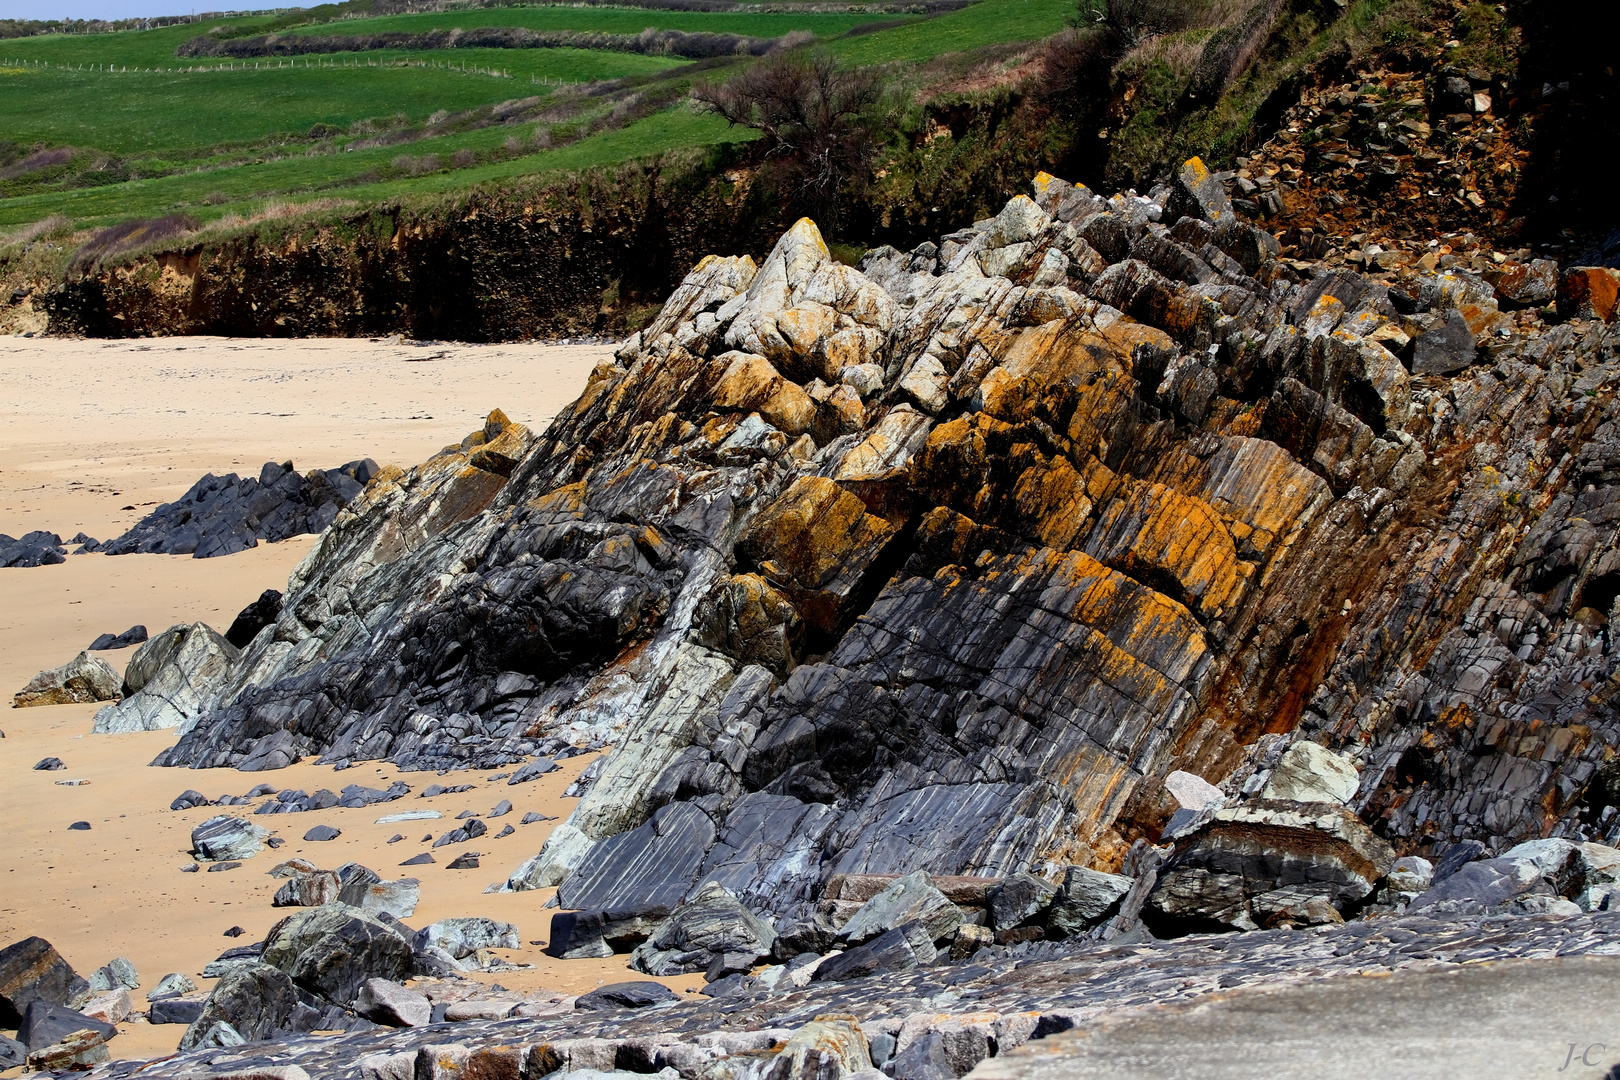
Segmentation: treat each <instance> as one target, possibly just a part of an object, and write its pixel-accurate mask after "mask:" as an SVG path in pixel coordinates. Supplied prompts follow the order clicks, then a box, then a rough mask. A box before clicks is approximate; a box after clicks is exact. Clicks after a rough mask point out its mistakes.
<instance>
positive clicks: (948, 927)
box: [838, 870, 962, 945]
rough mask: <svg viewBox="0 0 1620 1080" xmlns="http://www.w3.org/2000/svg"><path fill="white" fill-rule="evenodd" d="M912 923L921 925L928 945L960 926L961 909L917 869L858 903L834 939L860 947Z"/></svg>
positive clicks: (950, 933)
mask: <svg viewBox="0 0 1620 1080" xmlns="http://www.w3.org/2000/svg"><path fill="white" fill-rule="evenodd" d="M912 923H915V924H917V925H919V926H921V927H922V928H923V930H924V932H926V933H927V935H928V940H929V941H931V942H932V941H943V940H945V939H947V938H949V937H950V936H951V935H952V934H954V933H955V932H956V928H957V927H958V926H960V925H961V923H962V910H961V909H960V908H958V907H957V906H956V905H955V904H953V903H951V902H950V901H949V900H948V899H946V898H945V894H944V893H942V892H940V891H939V890H938V889H936V888H935V887H934V886H933V883H932V882H930V881H929V880H928V875H927V874H925V873H923V872H922V871H920V870H919V871H917V872H915V873H912V874H908V875H906V876H905V877H902V878H899V879H897V880H896V881H895V882H894V883H893V884H892V885H890V886H888V888H886V889H884V890H883V891H882V892H880V893H878V894H877V895H876V896H874V897H872V899H870V900H868V901H867V902H866V903H864V904H862V905H861V907H860V908H859V909H858V910H857V911H856V912H855V914H854V915H853V916H851V917H850V920H849V921H848V922H847V923H845V924H844V925H843V926H842V927H841V928H840V929H839V931H838V939H839V940H840V941H844V942H848V943H849V944H851V945H860V944H862V943H864V942H867V941H871V940H873V939H875V938H877V937H879V936H880V935H882V934H885V933H888V932H889V931H891V930H894V929H896V928H898V927H900V926H903V925H908V924H912Z"/></svg>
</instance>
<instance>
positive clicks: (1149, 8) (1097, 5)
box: [1075, 0, 1198, 55]
mask: <svg viewBox="0 0 1620 1080" xmlns="http://www.w3.org/2000/svg"><path fill="white" fill-rule="evenodd" d="M1197 18H1198V11H1197V5H1196V4H1194V3H1192V2H1191V0H1080V7H1079V10H1078V11H1077V12H1076V14H1075V25H1076V26H1077V27H1082V28H1084V27H1096V28H1099V29H1101V30H1103V31H1105V32H1106V33H1107V34H1108V35H1109V37H1111V38H1112V39H1113V42H1114V43H1115V44H1116V55H1124V54H1125V53H1128V52H1130V51H1131V50H1132V49H1134V48H1136V47H1137V46H1138V45H1140V44H1142V42H1144V41H1146V40H1148V39H1149V38H1154V37H1158V36H1159V35H1161V34H1170V33H1174V32H1175V31H1177V30H1184V29H1186V28H1187V27H1189V26H1192V25H1193V24H1194V22H1196V21H1197Z"/></svg>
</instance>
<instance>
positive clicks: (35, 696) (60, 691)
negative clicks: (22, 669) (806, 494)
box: [11, 652, 122, 709]
mask: <svg viewBox="0 0 1620 1080" xmlns="http://www.w3.org/2000/svg"><path fill="white" fill-rule="evenodd" d="M121 682H122V681H121V680H120V679H119V678H118V672H116V671H114V670H113V669H112V668H111V667H110V666H108V664H107V661H105V660H103V659H102V658H101V657H99V656H91V655H90V654H89V653H88V652H82V653H80V654H79V655H78V656H75V657H74V658H73V659H72V660H69V661H68V662H67V663H65V664H63V665H62V666H61V667H55V668H47V669H46V670H44V671H42V672H40V673H39V674H38V675H35V676H34V677H33V678H32V679H29V680H28V685H27V686H25V687H23V688H22V689H21V690H19V691H18V692H17V693H16V694H15V695H13V696H12V699H11V705H12V708H15V709H22V708H27V707H28V706H30V705H82V704H87V703H90V702H96V701H117V700H118V698H119V695H120V693H121V692H122V686H121Z"/></svg>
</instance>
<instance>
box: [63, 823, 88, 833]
mask: <svg viewBox="0 0 1620 1080" xmlns="http://www.w3.org/2000/svg"><path fill="white" fill-rule="evenodd" d="M68 828H70V829H72V830H73V831H74V832H89V831H90V823H89V822H88V821H75V822H74V823H73V824H71V825H69V826H68Z"/></svg>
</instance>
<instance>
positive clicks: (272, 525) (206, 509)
mask: <svg viewBox="0 0 1620 1080" xmlns="http://www.w3.org/2000/svg"><path fill="white" fill-rule="evenodd" d="M380 471H381V470H380V469H379V468H378V467H377V463H376V462H374V461H372V460H371V459H370V458H367V459H365V460H364V461H351V462H349V463H348V464H347V465H344V466H342V467H341V468H337V469H315V470H312V471H311V472H309V473H307V474H305V475H302V476H300V475H299V474H298V473H297V472H295V471H294V470H293V467H292V462H290V461H288V462H283V463H282V464H280V465H277V464H276V463H275V462H273V461H267V462H265V464H264V468H263V469H261V470H259V476H258V479H253V478H248V479H243V478H241V477H239V476H237V475H236V474H235V473H228V474H226V475H225V476H215V475H213V474H212V473H209V474H208V475H206V476H204V477H203V478H202V479H201V480H198V481H197V482H196V483H195V484H193V485H192V486H191V488H190V490H188V491H187V492H186V493H185V494H184V495H182V496H180V498H179V499H177V500H175V501H174V502H172V503H164V504H163V505H162V506H160V507H158V508H157V509H156V510H153V511H152V512H151V513H150V514H148V515H146V517H144V518H142V519H141V520H140V521H139V522H137V523H136V524H135V525H134V526H133V527H132V528H131V529H130V530H129V531H128V532H126V533H124V534H123V535H122V536H120V537H118V538H116V539H114V540H108V541H106V542H105V543H103V544H101V545H99V547H98V548H97V550H100V551H102V552H105V553H106V554H109V555H128V554H130V553H132V552H142V553H152V552H157V553H161V554H165V555H190V556H192V557H193V558H197V559H207V558H211V557H213V556H216V555H231V554H234V553H235V552H238V551H245V550H247V549H248V548H251V547H257V546H258V544H259V541H261V540H264V541H268V542H270V543H274V542H275V541H277V540H285V539H287V538H288V537H289V536H297V535H299V534H300V533H311V532H313V533H318V532H320V531H322V530H323V529H325V528H326V527H327V526H328V525H330V524H331V523H332V521H333V520H334V519H335V518H336V517H337V514H338V511H339V510H341V509H342V508H343V507H344V506H345V505H347V504H348V502H349V501H350V500H352V499H353V498H355V497H356V496H357V495H359V494H360V492H361V491H362V490H363V489H364V488H365V486H366V485H367V484H368V483H370V482H371V479H372V478H373V477H374V476H376V475H377V474H378V473H379V472H380ZM31 535H33V534H31ZM25 539H26V538H25ZM58 561H60V560H58Z"/></svg>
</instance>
